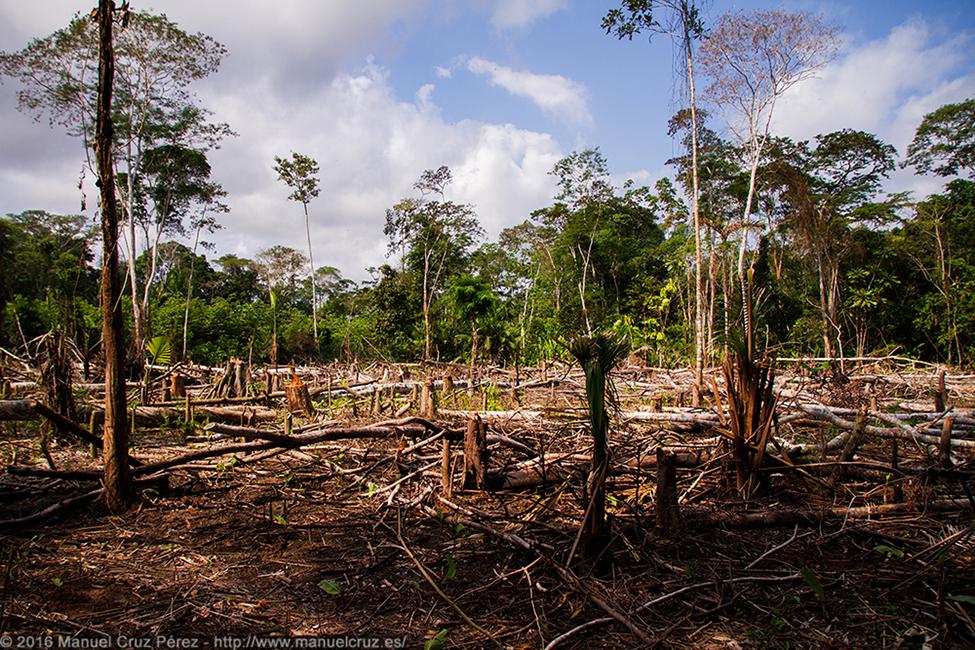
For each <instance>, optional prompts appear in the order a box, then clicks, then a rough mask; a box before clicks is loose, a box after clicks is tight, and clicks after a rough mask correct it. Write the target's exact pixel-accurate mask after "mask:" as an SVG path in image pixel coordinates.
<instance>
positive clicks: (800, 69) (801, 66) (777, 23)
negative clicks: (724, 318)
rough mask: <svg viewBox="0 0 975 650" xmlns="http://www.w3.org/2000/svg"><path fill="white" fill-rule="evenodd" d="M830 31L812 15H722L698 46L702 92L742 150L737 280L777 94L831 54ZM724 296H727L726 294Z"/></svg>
mask: <svg viewBox="0 0 975 650" xmlns="http://www.w3.org/2000/svg"><path fill="white" fill-rule="evenodd" d="M835 50H836V35H835V33H834V31H833V30H832V29H831V28H830V27H828V26H827V25H825V24H824V23H823V22H822V21H821V20H820V19H819V18H818V17H816V16H814V15H812V14H806V13H789V12H785V11H755V12H753V13H750V14H745V13H740V12H739V13H734V14H725V15H724V16H722V17H721V18H720V19H719V20H718V23H717V25H716V26H715V28H714V29H713V30H712V31H711V33H710V34H709V35H708V38H707V40H706V41H705V42H704V45H703V46H702V47H701V66H700V67H701V71H702V72H703V73H704V75H705V76H706V77H707V78H708V79H709V83H708V86H707V89H706V94H707V96H708V99H709V101H710V102H711V103H713V104H714V105H716V106H717V107H718V108H719V109H720V110H721V111H722V112H723V113H724V114H725V116H726V120H727V123H728V128H729V129H730V130H731V132H732V133H733V134H734V135H735V136H736V137H737V139H738V140H739V142H741V144H742V145H743V146H744V148H745V152H746V153H745V155H746V163H747V165H748V172H749V176H748V194H747V195H746V198H745V206H744V210H743V211H742V215H741V240H740V242H739V245H738V278H739V281H740V282H741V286H742V293H744V291H745V289H744V285H745V251H746V248H747V244H748V234H749V230H750V227H751V225H750V223H749V217H750V216H751V213H752V208H753V204H754V198H755V183H756V176H757V174H758V166H759V163H760V161H761V159H762V153H763V152H764V150H765V147H766V144H767V143H768V139H769V132H770V128H771V124H772V117H773V115H774V113H775V106H776V103H777V102H778V100H779V98H780V97H782V95H783V94H784V93H785V92H786V91H788V90H789V89H790V88H792V87H793V86H795V85H796V84H798V83H800V82H801V81H804V80H806V79H808V78H810V77H811V76H813V75H814V74H815V73H816V71H817V70H819V69H820V68H821V67H823V66H824V65H826V63H828V62H829V61H830V60H831V59H832V58H833V56H834V53H835ZM726 299H727V297H726Z"/></svg>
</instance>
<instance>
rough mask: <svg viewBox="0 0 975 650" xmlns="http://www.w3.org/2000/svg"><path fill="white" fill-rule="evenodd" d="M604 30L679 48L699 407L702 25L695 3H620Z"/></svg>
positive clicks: (689, 0)
mask: <svg viewBox="0 0 975 650" xmlns="http://www.w3.org/2000/svg"><path fill="white" fill-rule="evenodd" d="M656 9H663V10H664V11H665V12H667V13H668V17H667V19H665V20H668V21H669V22H661V21H660V20H658V19H657V18H656V17H655V16H654V11H655V10H656ZM602 26H603V29H605V30H606V32H607V33H609V34H615V35H616V36H617V38H620V39H622V38H627V39H629V40H633V36H634V35H635V34H639V33H641V32H644V31H646V32H649V33H650V34H651V35H652V34H666V35H669V36H670V37H671V38H672V39H673V40H674V41H675V42H676V43H677V44H678V46H679V48H680V52H681V54H682V57H681V58H680V59H678V60H679V61H681V63H680V64H679V65H678V66H677V67H678V69H680V70H681V72H682V73H683V74H682V79H686V81H687V97H688V103H689V105H690V113H691V209H692V211H693V214H694V260H695V271H694V273H695V275H694V295H695V319H694V385H695V391H694V405H695V406H698V405H699V404H700V399H701V390H702V389H703V386H704V356H705V352H706V350H705V348H706V341H705V336H704V300H705V297H704V279H703V270H702V268H701V267H702V256H701V213H700V208H699V205H698V204H699V200H698V199H699V196H700V194H699V190H698V178H697V172H698V164H697V157H698V138H697V93H696V92H695V88H694V42H695V41H696V40H699V39H700V38H702V37H703V36H704V22H703V21H702V20H701V15H700V12H699V11H698V8H697V6H696V4H695V2H694V0H622V3H621V6H620V8H619V9H611V10H610V11H609V12H608V13H607V14H606V16H605V17H604V18H603V23H602Z"/></svg>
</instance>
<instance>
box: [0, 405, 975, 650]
mask: <svg viewBox="0 0 975 650" xmlns="http://www.w3.org/2000/svg"><path fill="white" fill-rule="evenodd" d="M841 397H842V396H841ZM905 397H910V396H900V398H901V399H903V398H905ZM838 399H839V398H838ZM545 400H548V401H549V403H550V404H555V403H558V404H560V405H561V406H563V407H564V406H566V404H567V403H568V404H570V405H571V404H573V400H572V398H571V396H570V397H568V398H567V397H565V396H563V395H561V394H559V395H556V394H555V392H554V391H549V392H547V393H544V394H541V395H540V396H538V397H537V398H536V399H535V401H536V402H540V401H545ZM823 401H824V402H828V400H827V399H826V398H825V397H824V399H823ZM578 403H579V402H574V404H576V405H578ZM497 406H498V407H502V408H503V407H509V406H512V404H503V403H502V404H498V405H497ZM333 415H334V413H333ZM347 416H348V414H347ZM374 419H375V418H374ZM356 423H362V424H365V423H367V421H366V420H360V421H356V422H353V423H352V424H356ZM444 424H450V420H449V418H445V419H444ZM5 426H6V430H5V437H4V439H3V441H2V443H0V446H2V449H3V454H4V456H5V460H7V461H11V460H16V461H17V462H18V463H22V464H23V463H28V464H35V465H37V466H43V465H44V459H43V457H42V456H40V454H39V453H38V452H37V438H36V435H35V433H34V430H33V428H30V427H26V426H24V425H21V426H20V427H19V429H17V430H14V429H13V428H12V427H11V425H9V424H7V425H5ZM452 426H454V427H456V428H462V427H463V422H462V421H457V422H454V423H453V424H452ZM492 430H494V431H498V432H502V433H505V434H506V435H509V436H510V437H512V438H517V439H519V440H521V441H524V442H526V443H528V444H530V445H532V446H533V447H534V448H536V449H538V448H545V449H547V450H570V451H571V450H580V449H582V450H584V449H585V448H586V442H587V434H586V432H585V430H584V428H583V427H582V426H581V424H580V423H579V422H578V421H572V420H571V419H570V421H568V422H566V421H564V420H563V421H562V422H561V423H557V422H549V423H548V424H546V425H539V424H537V423H536V424H532V425H526V424H523V423H517V422H512V423H507V424H505V423H496V424H493V425H492ZM807 433H808V435H809V437H815V436H816V435H818V434H816V433H814V432H813V431H812V430H810V431H808V432H807ZM712 437H713V434H711V433H707V432H703V431H699V430H698V431H695V430H693V429H690V430H688V429H686V428H685V429H684V430H677V429H675V428H661V427H660V426H658V425H653V426H647V425H644V424H641V423H633V422H631V423H628V424H619V425H618V426H617V427H615V428H614V431H613V444H614V449H615V453H617V454H621V455H622V454H624V452H626V451H627V450H633V449H637V448H652V447H654V446H656V445H658V444H660V443H661V442H667V443H669V444H673V443H674V441H675V440H679V442H680V443H681V444H685V445H693V444H694V443H695V441H696V440H709V439H711V438H712ZM412 442H413V441H412V440H405V441H401V440H393V439H390V440H375V439H359V440H349V441H336V442H328V443H322V444H317V445H312V446H309V447H305V448H303V449H300V450H290V451H281V450H276V451H272V452H262V453H260V454H251V455H249V456H245V455H238V456H237V457H222V458H216V459H210V460H209V461H205V462H198V463H195V464H189V465H186V466H182V467H179V468H176V469H174V470H173V471H172V472H171V473H170V476H169V478H168V483H167V484H165V485H163V484H156V485H153V486H151V487H147V488H145V489H143V491H142V493H141V499H140V502H139V504H138V505H137V507H136V508H135V509H134V510H133V511H131V512H130V513H128V514H126V515H124V516H118V517H114V516H108V515H106V514H105V513H104V512H103V511H101V509H100V507H99V506H98V505H97V504H96V503H93V504H87V505H84V506H82V507H80V508H76V509H72V510H70V511H69V512H67V513H66V514H64V515H63V516H61V517H59V518H58V519H56V520H54V521H51V522H49V523H47V524H45V525H43V526H41V527H35V528H32V529H30V530H23V531H18V530H7V531H5V533H4V534H3V535H2V537H0V542H2V549H0V561H2V563H3V569H2V571H3V594H2V613H0V626H2V630H3V632H4V633H5V634H13V635H49V634H52V633H53V634H58V635H63V637H73V638H76V639H78V638H86V639H98V638H107V637H115V638H116V641H117V637H118V635H125V636H126V637H131V638H144V639H149V638H155V637H157V636H159V635H169V636H172V637H194V638H198V639H200V640H201V641H202V643H203V644H204V645H202V646H199V647H213V639H214V637H219V636H220V635H248V634H251V635H267V636H287V637H319V636H325V635H347V636H352V637H369V638H378V639H395V640H396V641H395V642H396V643H403V644H404V645H403V646H402V647H411V648H419V647H424V645H425V644H426V647H431V648H437V647H445V648H482V647H509V648H542V647H545V646H546V645H547V644H550V643H552V642H553V640H556V639H557V638H558V637H559V636H560V635H563V634H565V633H567V632H569V631H570V630H573V629H574V628H577V627H579V626H582V625H583V624H585V623H587V622H592V624H591V625H589V626H587V627H585V628H583V629H581V630H579V631H577V632H575V633H573V634H571V635H570V636H568V637H567V638H565V639H564V640H562V641H559V642H558V643H557V644H556V645H557V647H559V648H628V647H644V646H645V645H646V643H645V642H644V641H641V640H640V639H639V638H638V637H637V636H635V635H634V633H633V632H631V631H630V630H628V629H627V627H626V626H624V625H623V624H622V623H620V622H619V621H616V620H613V619H612V618H609V617H608V616H607V610H606V608H603V607H600V606H598V603H597V601H599V602H602V603H603V604H605V605H607V606H608V607H609V608H610V609H611V610H613V611H616V612H620V613H622V614H623V615H624V617H625V618H626V619H627V620H628V621H629V622H630V623H631V624H632V625H634V626H635V627H637V628H638V629H639V630H642V631H643V632H644V633H645V634H646V635H647V636H648V637H649V638H650V639H651V640H652V641H653V642H654V643H655V644H659V645H660V646H662V647H696V648H739V647H740V648H751V647H755V648H758V647H773V648H779V647H781V648H791V647H842V648H922V647H975V624H973V619H975V516H973V514H972V513H973V509H972V508H968V509H964V508H961V509H958V510H957V511H954V512H943V513H934V512H926V511H925V504H926V503H928V502H933V501H935V500H936V499H939V498H943V497H946V496H948V497H963V496H964V495H965V494H966V489H967V490H968V491H969V494H970V489H971V488H970V486H971V484H972V480H971V468H972V459H971V456H969V457H967V458H965V457H961V458H959V459H957V460H956V464H957V466H958V470H959V473H958V476H959V477H960V478H951V477H947V478H946V477H942V478H938V479H934V478H931V477H930V476H922V475H915V476H908V475H905V476H887V477H886V478H885V477H883V476H879V477H875V478H873V479H870V480H868V479H864V478H862V477H861V478H856V477H854V478H848V479H847V480H846V482H845V483H844V484H843V486H842V489H836V488H835V487H834V486H832V485H831V484H830V483H829V481H828V478H823V477H822V476H820V475H818V474H816V473H815V472H814V471H813V470H812V469H810V470H807V471H800V472H787V473H776V474H774V475H773V476H772V479H771V483H770V486H769V489H768V491H767V492H765V493H763V494H762V495H761V496H760V498H758V499H756V500H754V501H752V502H750V503H747V504H743V503H742V502H741V501H740V499H736V498H735V497H734V495H731V494H729V493H728V492H727V491H726V490H723V489H722V488H721V485H722V483H721V473H722V470H721V466H720V464H714V465H711V466H708V465H705V466H704V467H703V468H697V469H691V470H687V469H681V470H680V472H679V491H680V493H681V495H682V497H683V499H682V509H683V510H684V517H685V519H684V524H685V525H684V529H683V530H682V531H681V532H679V533H678V534H675V535H672V536H669V537H667V536H662V535H660V534H658V533H657V532H656V531H655V529H654V525H653V498H652V497H653V478H654V476H653V469H649V470H647V471H646V472H645V473H643V474H641V473H639V472H638V473H637V475H635V476H634V475H632V474H628V475H625V476H615V477H613V478H611V479H610V486H609V495H610V497H609V512H610V515H611V516H610V521H611V526H612V539H611V540H610V544H609V551H608V555H607V556H605V557H604V558H603V560H602V561H601V562H599V563H598V564H597V565H591V564H586V563H582V562H576V563H574V564H573V565H572V566H571V569H572V580H567V579H566V577H565V575H564V574H560V573H559V572H558V570H557V568H556V564H558V563H561V562H563V561H564V560H565V558H566V557H567V555H568V553H569V549H570V548H571V546H572V545H573V541H574V539H575V536H576V533H577V531H578V528H579V522H580V520H581V518H582V510H583V504H584V501H583V499H582V495H581V492H580V489H579V484H580V482H581V480H575V481H573V480H568V481H565V482H563V483H561V484H557V485H548V486H544V487H534V488H528V489H524V490H520V491H507V492H486V491H473V490H470V491H463V490H459V489H456V488H455V490H454V492H453V496H452V497H451V500H452V502H453V503H456V504H458V505H460V506H462V507H463V508H465V509H466V510H467V512H466V514H458V513H457V512H456V511H453V510H450V509H447V508H444V507H443V506H440V507H439V508H437V507H436V504H435V500H434V499H433V497H432V493H439V491H440V465H439V462H438V461H439V459H440V449H439V446H435V445H434V446H430V447H428V448H425V449H422V450H419V451H417V452H416V453H414V454H412V455H410V456H409V457H408V458H402V459H397V458H395V457H394V455H393V454H394V452H395V450H396V449H397V447H403V446H404V445H408V444H410V443H412ZM225 443H226V441H209V442H208V441H200V442H190V443H187V442H184V441H183V440H182V438H181V436H180V433H179V432H178V431H176V430H175V429H163V430H151V431H144V432H140V433H138V434H137V435H136V439H135V441H134V445H133V450H132V454H133V455H134V456H137V457H139V458H140V459H144V460H153V459H160V458H166V457H171V456H175V455H178V454H182V453H185V452H187V451H190V450H193V449H202V448H206V447H208V446H214V445H219V444H225ZM511 453H512V452H511V451H510V450H503V451H499V452H498V456H497V459H498V460H493V462H503V459H504V458H505V454H508V455H510V454H511ZM914 453H915V452H914V451H911V450H908V449H907V446H906V445H905V451H903V452H902V454H903V456H904V458H903V462H905V464H906V463H908V462H909V461H911V460H912V457H911V454H914ZM887 454H888V447H887V446H886V442H885V441H880V440H875V441H873V442H872V443H871V444H870V445H868V447H867V448H866V449H865V451H864V452H863V455H864V457H865V458H867V459H868V460H870V459H871V458H873V459H876V460H877V461H878V462H879V461H881V460H885V459H886V456H887ZM52 455H53V459H54V461H55V463H56V465H57V467H58V468H59V469H97V467H98V461H97V460H93V459H92V457H91V455H90V454H89V453H88V451H87V450H86V449H83V448H82V447H79V446H71V445H67V444H62V445H56V446H54V447H53V448H52ZM913 460H916V461H918V462H921V460H923V459H921V458H920V457H918V458H916V459H913ZM423 468H427V469H426V470H425V472H424V471H420V472H419V473H417V474H416V475H415V476H413V477H412V478H408V479H407V480H405V481H403V482H402V483H399V484H398V487H396V482H397V481H399V480H400V479H401V478H402V477H404V476H407V477H408V476H409V475H411V474H413V473H414V472H418V470H422V469H423ZM965 472H967V474H966V473H965ZM575 478H576V479H580V477H579V476H576V477H575ZM91 487H92V484H91V483H85V482H81V481H77V482H72V481H67V480H65V479H61V478H37V477H22V476H12V475H9V474H5V475H2V476H0V516H2V517H3V518H5V519H11V518H15V517H18V516H22V515H24V514H28V513H30V512H34V511H36V510H37V509H38V508H40V507H43V505H44V504H49V503H52V502H54V501H56V500H57V499H59V498H63V497H64V496H65V495H71V494H77V493H82V492H84V491H86V490H90V489H91ZM895 496H899V497H900V498H901V499H903V500H905V501H909V502H912V503H913V504H914V505H915V507H914V508H913V509H911V511H910V512H905V513H900V514H897V513H895V514H892V515H889V516H883V517H880V516H877V517H869V518H859V517H857V518H854V517H850V518H847V519H843V518H838V517H823V518H821V519H820V520H819V521H809V520H808V519H804V520H803V521H802V522H801V523H795V524H793V523H789V524H786V525H779V526H766V525H761V526H750V527H749V526H740V525H729V526H722V525H715V524H714V523H713V522H711V520H709V519H708V515H709V514H712V513H720V512H726V511H734V512H743V511H758V512H761V511H774V510H782V509H785V510H788V509H795V508H802V509H804V510H806V511H808V510H810V509H813V510H815V509H816V508H826V507H836V506H846V505H850V506H853V505H863V504H883V503H885V502H891V501H892V500H893V499H894V498H895ZM438 509H439V511H440V512H439V514H438V513H437V512H436V511H437V510H438ZM462 521H468V522H469V523H468V525H464V523H462ZM471 521H476V522H479V523H481V524H483V525H484V527H485V528H478V527H477V526H472V525H470V522H471ZM458 522H461V523H458ZM709 522H711V523H709ZM495 532H500V533H502V534H510V535H516V536H518V538H519V539H524V540H528V541H529V542H530V543H531V546H532V550H526V549H522V548H518V547H516V546H515V545H512V544H511V543H510V540H506V539H504V538H503V537H502V536H499V535H497V534H494V533H495ZM601 619H606V620H601ZM38 638H40V637H38ZM5 647H6V646H5ZM33 647H44V646H39V645H38V646H33ZM61 647H67V646H64V645H62V646H61ZM75 647H77V646H75ZM380 647H381V646H380Z"/></svg>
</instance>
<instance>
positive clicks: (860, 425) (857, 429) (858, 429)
mask: <svg viewBox="0 0 975 650" xmlns="http://www.w3.org/2000/svg"><path fill="white" fill-rule="evenodd" d="M866 430H867V407H865V406H861V407H860V410H859V411H857V418H856V421H855V422H854V423H853V431H851V432H850V437H849V438H847V439H846V444H845V445H844V446H843V451H842V452H841V453H840V464H839V465H837V466H836V469H835V470H834V471H833V485H834V486H836V485H837V484H838V483H839V482H840V481H842V480H843V479H844V478H846V466H845V465H844V464H843V463H849V462H852V461H853V457H854V456H856V452H857V449H858V448H859V447H860V442H861V441H862V440H863V433H864V431H866Z"/></svg>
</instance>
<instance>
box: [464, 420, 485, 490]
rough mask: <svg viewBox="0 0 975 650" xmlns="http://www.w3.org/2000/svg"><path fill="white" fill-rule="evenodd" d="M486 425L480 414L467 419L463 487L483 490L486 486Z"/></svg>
mask: <svg viewBox="0 0 975 650" xmlns="http://www.w3.org/2000/svg"><path fill="white" fill-rule="evenodd" d="M488 460H489V456H488V448H487V426H485V424H484V422H483V421H482V420H481V418H480V416H477V415H474V416H472V417H471V418H469V419H468V420H467V433H466V434H465V435H464V489H465V490H483V489H484V488H485V487H486V486H487V469H488Z"/></svg>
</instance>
